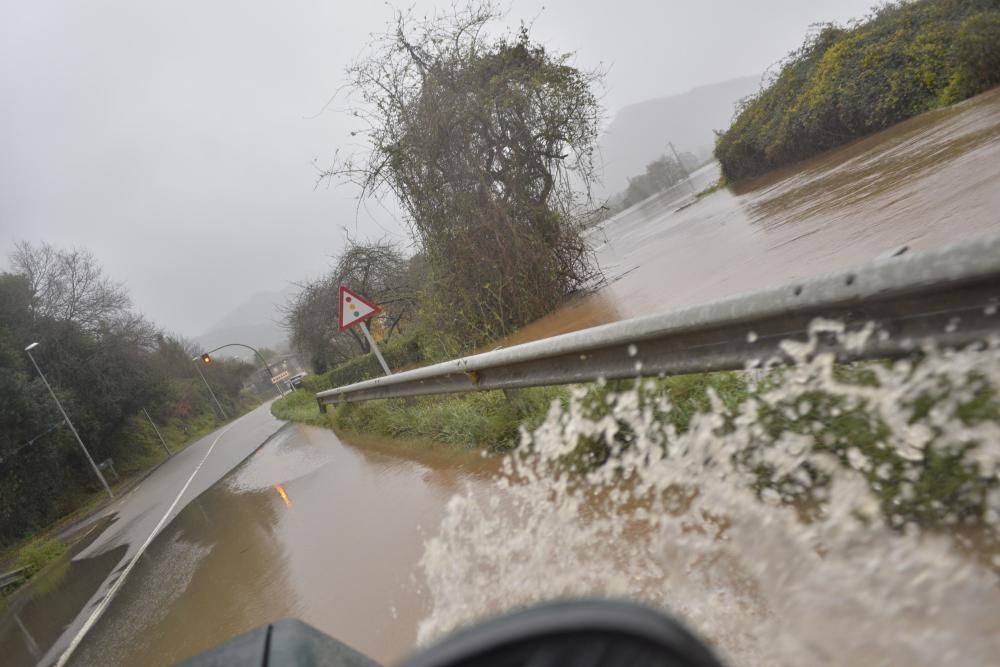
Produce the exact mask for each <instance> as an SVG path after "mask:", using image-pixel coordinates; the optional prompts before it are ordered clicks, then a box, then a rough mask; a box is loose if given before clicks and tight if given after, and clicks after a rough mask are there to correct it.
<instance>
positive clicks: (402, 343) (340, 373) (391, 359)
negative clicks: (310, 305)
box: [302, 335, 425, 393]
mask: <svg viewBox="0 0 1000 667" xmlns="http://www.w3.org/2000/svg"><path fill="white" fill-rule="evenodd" d="M379 349H380V350H381V351H382V356H383V357H384V358H385V363H386V364H388V366H389V368H390V369H391V370H392V371H393V372H399V371H400V370H403V369H406V368H410V367H412V366H415V365H418V364H421V363H422V362H424V361H425V355H424V347H423V345H422V342H421V337H420V336H419V335H413V336H406V337H399V338H394V339H393V340H392V342H390V343H389V344H388V345H385V346H382V347H380V348H379ZM383 375H385V372H384V371H383V370H382V366H381V364H379V362H378V359H376V358H375V355H374V354H372V353H371V352H369V353H368V354H363V355H361V356H359V357H355V358H353V359H351V360H350V361H346V362H344V363H342V364H339V365H337V366H336V367H334V368H333V369H332V370H330V371H328V372H326V373H323V374H320V375H307V376H306V378H305V381H304V382H303V384H302V386H303V389H305V390H306V391H310V392H313V393H315V392H318V391H323V390H325V389H332V388H333V387H341V386H343V385H345V384H352V383H354V382H361V381H362V380H370V379H372V378H376V377H381V376H383Z"/></svg>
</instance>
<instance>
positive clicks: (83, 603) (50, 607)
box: [0, 406, 282, 665]
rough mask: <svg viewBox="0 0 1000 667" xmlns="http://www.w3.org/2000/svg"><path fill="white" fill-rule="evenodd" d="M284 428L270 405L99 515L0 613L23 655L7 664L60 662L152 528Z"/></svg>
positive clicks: (3, 646) (4, 645)
mask: <svg viewBox="0 0 1000 667" xmlns="http://www.w3.org/2000/svg"><path fill="white" fill-rule="evenodd" d="M281 426H282V422H280V421H278V420H277V419H275V418H274V417H272V416H271V414H270V412H269V406H263V407H261V408H258V409H257V410H254V411H253V412H251V413H249V414H247V415H244V416H243V417H241V418H240V419H237V420H236V421H235V422H233V423H232V424H230V425H229V426H227V427H224V428H223V429H220V430H219V431H216V432H215V433H212V434H210V435H208V436H206V437H204V438H202V439H201V440H199V441H198V442H196V443H194V444H192V445H191V446H189V447H187V448H186V449H184V450H183V451H181V452H178V453H177V454H176V455H174V456H173V457H171V458H170V459H168V460H166V461H165V462H164V463H163V465H161V466H160V467H159V468H157V469H156V470H155V472H154V473H153V474H151V475H150V476H149V477H148V478H147V479H146V480H144V481H143V482H141V483H140V484H139V485H138V486H136V487H135V488H134V489H133V490H132V491H130V492H129V493H127V494H125V495H124V496H121V497H119V498H118V499H117V500H116V501H115V502H113V503H112V504H111V505H109V506H108V507H107V508H106V509H105V510H103V511H102V512H100V513H98V514H97V515H96V516H95V517H94V518H93V519H92V524H91V532H90V533H89V534H88V536H87V539H85V540H84V541H83V542H81V543H80V544H79V545H78V546H77V547H76V548H75V549H74V553H73V555H72V556H73V559H72V561H71V562H70V563H66V564H62V565H60V566H57V567H56V568H55V569H54V570H53V571H52V572H50V573H48V574H47V575H46V576H45V577H43V578H42V579H41V580H40V581H35V582H32V584H31V585H30V586H27V587H26V588H25V589H24V590H21V591H18V593H17V594H16V595H15V596H13V597H12V599H11V600H9V601H8V606H7V609H5V610H4V613H3V615H2V616H0V651H3V653H2V655H4V656H5V660H6V658H7V656H11V655H13V656H18V657H17V659H16V661H12V662H11V663H6V662H5V664H15V665H17V664H34V663H35V662H36V661H38V662H41V663H42V664H55V663H56V661H57V660H58V659H59V656H60V655H62V654H63V653H64V652H65V651H66V649H67V648H68V647H69V646H70V644H71V642H72V641H73V640H74V638H76V637H79V636H81V635H80V633H81V629H82V628H83V627H84V626H85V625H86V624H87V622H88V619H90V618H91V617H92V616H94V614H95V611H96V610H98V609H99V608H100V607H101V606H102V605H104V604H106V600H108V599H109V593H110V592H113V590H114V588H115V586H116V582H117V581H118V580H119V578H120V577H121V575H122V573H124V572H125V571H126V570H127V569H128V568H129V566H130V563H132V562H133V561H134V560H135V558H136V555H137V554H138V553H139V551H140V549H141V547H142V545H143V544H144V543H145V542H146V541H147V539H148V538H149V537H150V535H151V534H152V533H153V532H154V529H155V528H156V527H157V526H158V525H160V524H161V523H162V525H167V524H168V523H169V521H170V520H171V519H172V517H174V516H176V514H177V513H178V512H180V511H181V510H182V509H183V508H184V507H185V505H186V504H187V503H189V502H190V501H191V500H192V499H194V498H196V497H198V496H199V495H200V494H201V493H203V492H204V491H205V490H206V489H208V488H209V487H211V486H212V485H213V484H215V482H216V481H218V480H219V479H220V478H221V477H222V476H223V475H225V474H226V473H227V472H228V471H230V470H232V469H233V467H234V466H236V465H237V464H239V462H240V461H242V460H243V459H244V458H245V457H246V456H247V455H248V454H250V453H251V452H252V451H254V450H255V449H256V448H257V447H259V446H260V444H261V443H263V442H264V441H265V440H267V438H268V437H269V436H270V435H272V434H273V433H275V432H276V431H277V430H278V429H279V428H280V427H281ZM227 430H228V431H229V432H228V433H227ZM213 443H216V444H217V446H215V447H214V448H213ZM210 449H211V450H212V451H211V455H210V456H206V455H207V454H208V453H209V450H210ZM195 470H197V474H195ZM147 556H148V554H143V555H141V557H140V560H141V559H142V558H145V557H147ZM94 620H96V616H95V617H94ZM22 626H23V627H22ZM37 656H40V657H37Z"/></svg>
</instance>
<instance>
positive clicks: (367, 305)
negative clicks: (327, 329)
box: [340, 285, 379, 331]
mask: <svg viewBox="0 0 1000 667" xmlns="http://www.w3.org/2000/svg"><path fill="white" fill-rule="evenodd" d="M377 312H379V307H378V306H376V305H375V304H374V303H372V302H371V301H369V300H368V299H366V298H365V297H363V296H361V295H360V294H358V293H357V292H352V291H351V290H349V289H347V288H346V287H344V286H343V285H341V286H340V330H341V331H343V330H344V329H349V328H351V327H353V326H354V325H355V324H357V323H358V322H363V321H365V320H367V319H368V318H369V317H371V316H372V315H374V314H375V313H377Z"/></svg>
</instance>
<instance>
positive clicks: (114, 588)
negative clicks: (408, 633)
mask: <svg viewBox="0 0 1000 667" xmlns="http://www.w3.org/2000/svg"><path fill="white" fill-rule="evenodd" d="M238 421H239V419H237V420H236V421H234V422H233V423H232V424H230V425H229V426H227V427H226V428H225V429H223V431H222V432H221V433H219V435H217V436H216V437H215V440H213V441H212V444H211V445H209V447H208V451H207V452H205V456H203V457H202V459H201V462H200V463H198V466H197V467H196V468H195V469H194V472H192V473H191V476H190V477H188V480H187V482H185V483H184V486H183V487H182V488H181V490H180V493H178V494H177V497H176V498H174V502H172V503H170V507H168V508H167V511H166V512H165V513H164V514H163V518H162V519H160V522H159V523H158V524H156V527H155V528H153V532H151V533H150V534H149V537H147V538H146V541H145V542H143V543H142V546H141V547H139V550H138V551H137V552H136V553H135V556H133V557H132V560H131V561H130V562H129V564H128V566H127V567H126V568H125V570H124V571H123V572H122V573H121V576H120V577H118V579H117V580H116V581H115V583H114V584H112V585H111V588H109V589H108V592H107V594H106V595H105V596H104V599H103V600H101V602H100V604H98V605H97V608H96V609H94V611H93V613H91V614H90V617H89V618H88V619H87V622H86V623H84V624H83V627H82V628H80V631H79V632H77V633H76V636H74V637H73V641H71V642H70V644H69V646H68V647H67V648H66V650H65V651H63V653H62V655H61V656H59V662H57V663H56V665H57V667H63V666H64V665H65V664H66V663H67V662H68V661H69V659H70V657H71V656H72V655H73V652H74V651H75V650H76V649H77V647H78V646H79V645H80V642H81V641H83V638H84V636H86V634H87V633H88V632H90V630H91V628H93V627H94V624H95V623H97V621H98V619H100V618H101V614H103V613H104V610H105V609H107V608H108V605H109V604H111V600H112V598H114V596H115V594H116V593H117V592H118V589H119V588H121V587H122V584H124V583H125V579H126V578H127V577H128V575H129V572H131V571H132V568H133V567H135V564H136V563H137V562H139V557H140V556H142V554H143V553H145V551H146V548H147V547H148V546H149V545H150V543H152V541H153V538H155V537H156V536H157V534H159V532H160V529H161V528H163V526H164V525H165V524H166V523H167V519H168V518H170V513H171V512H173V511H174V508H175V507H177V503H179V502H180V501H181V496H183V495H184V492H185V491H187V490H188V487H189V486H191V482H193V481H194V477H195V475H197V474H198V471H199V470H201V467H202V466H203V465H205V461H207V460H208V457H209V455H210V454H211V453H212V450H213V449H215V443H217V442H219V438H221V437H222V436H224V435H225V434H226V433H227V432H229V429H231V428H232V427H234V426H236V423H237V422H238Z"/></svg>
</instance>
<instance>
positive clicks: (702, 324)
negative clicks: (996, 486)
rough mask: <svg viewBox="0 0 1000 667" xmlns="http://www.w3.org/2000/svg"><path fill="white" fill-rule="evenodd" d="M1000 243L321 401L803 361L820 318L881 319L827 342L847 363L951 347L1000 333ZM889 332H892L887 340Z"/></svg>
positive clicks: (966, 246)
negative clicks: (931, 344) (867, 332)
mask: <svg viewBox="0 0 1000 667" xmlns="http://www.w3.org/2000/svg"><path fill="white" fill-rule="evenodd" d="M998 306H1000V237H994V238H989V239H983V240H979V241H975V242H966V243H962V244H956V245H954V246H950V247H948V248H945V249H942V250H938V251H931V252H926V253H921V254H914V255H903V256H900V257H892V258H887V259H882V260H877V261H875V262H872V263H869V264H867V265H864V266H862V267H859V268H858V269H856V270H853V271H848V272H843V273H840V274H835V275H828V276H823V277H819V278H815V279H811V280H808V281H803V282H802V283H800V284H793V285H789V286H787V287H781V288H777V289H769V290H764V291H761V292H755V293H751V294H747V295H743V296H738V297H734V298H730V299H726V300H722V301H718V302H715V303H710V304H707V305H703V306H696V307H691V308H684V309H681V310H677V311H675V312H670V313H666V314H663V315H651V316H647V317H640V318H636V319H631V320H625V321H622V322H615V323H612V324H606V325H602V326H598V327H594V328H591V329H586V330H583V331H577V332H574V333H568V334H563V335H561V336H555V337H552V338H547V339H545V340H540V341H535V342H531V343H525V344H522V345H518V346H515V347H511V348H507V349H500V350H494V351H492V352H485V353H482V354H476V355H473V356H469V357H463V358H461V359H454V360H452V361H446V362H442V363H438V364H434V365H432V366H427V367H424V368H418V369H415V370H411V371H406V372H403V373H398V374H396V375H391V376H387V377H379V378H375V379H373V380H366V381H364V382H357V383H355V384H350V385H346V386H343V387H337V388H335V389H330V390H328V391H323V392H320V393H318V394H316V400H317V401H318V402H319V405H320V409H322V410H325V409H326V406H327V405H337V404H340V403H349V402H354V401H367V400H372V399H379V398H400V397H406V396H418V395H422V394H444V393H453V392H463V391H482V390H489V389H514V388H519V387H533V386H540V385H553V384H570V383H576V382H587V381H593V380H596V379H598V378H606V379H613V378H635V377H640V376H660V375H680V374H684V373H695V372H707V371H720V370H734V369H742V368H746V367H747V366H748V364H750V363H752V362H753V361H754V360H759V361H761V362H763V361H766V360H770V359H777V360H778V361H779V362H781V363H786V362H789V361H791V359H790V358H789V357H788V356H787V355H786V354H785V352H784V351H783V350H782V349H781V347H780V343H781V341H784V340H788V339H805V338H806V337H807V335H808V330H809V325H810V323H811V322H812V321H813V320H814V319H815V318H817V317H823V318H829V319H832V320H838V321H840V322H843V323H844V324H845V325H846V326H847V329H848V330H860V329H861V328H863V327H864V326H866V325H867V324H868V323H873V324H874V325H875V327H876V330H877V331H878V332H880V333H879V335H875V336H872V337H871V339H870V340H869V342H868V344H867V345H866V346H864V348H863V349H849V348H848V346H845V345H842V344H840V343H839V342H838V341H836V340H833V337H829V338H827V337H824V338H823V339H822V340H821V341H820V346H821V348H822V349H824V350H828V351H831V352H833V353H835V354H836V355H837V357H838V359H840V360H841V361H850V360H856V359H864V358H882V357H894V356H901V355H905V354H909V353H912V352H913V350H914V348H915V347H916V346H917V345H918V344H919V342H920V341H924V340H928V339H933V340H935V341H936V342H937V343H938V344H939V345H941V346H944V347H956V346H964V345H967V344H970V343H972V342H975V341H979V340H984V339H985V338H986V337H988V336H990V335H991V334H995V333H996V332H997V331H998V330H1000V313H998ZM882 332H884V333H882Z"/></svg>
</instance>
